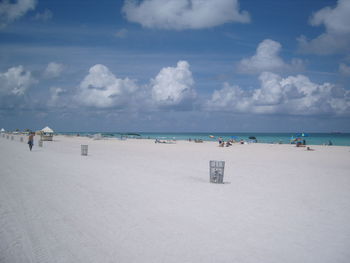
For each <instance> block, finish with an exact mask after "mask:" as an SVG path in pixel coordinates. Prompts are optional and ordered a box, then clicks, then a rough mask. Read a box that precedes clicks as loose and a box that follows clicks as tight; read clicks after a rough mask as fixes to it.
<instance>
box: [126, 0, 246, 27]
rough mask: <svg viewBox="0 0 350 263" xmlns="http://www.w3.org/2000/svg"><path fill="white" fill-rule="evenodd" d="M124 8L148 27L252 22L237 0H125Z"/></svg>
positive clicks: (137, 20) (206, 25)
mask: <svg viewBox="0 0 350 263" xmlns="http://www.w3.org/2000/svg"><path fill="white" fill-rule="evenodd" d="M122 11H123V13H124V14H125V16H126V18H127V19H128V20H129V21H131V22H136V23H140V24H141V25H142V26H143V27H147V28H160V29H175V30H183V29H201V28H210V27H215V26H219V25H222V24H225V23H230V22H239V23H248V22H250V16H249V14H248V13H247V12H246V11H240V10H239V2H238V0H142V1H135V0H126V1H125V3H124V6H123V9H122Z"/></svg>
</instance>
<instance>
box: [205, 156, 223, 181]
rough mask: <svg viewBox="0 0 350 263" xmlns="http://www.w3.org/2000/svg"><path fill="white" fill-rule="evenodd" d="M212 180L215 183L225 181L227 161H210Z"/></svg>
mask: <svg viewBox="0 0 350 263" xmlns="http://www.w3.org/2000/svg"><path fill="white" fill-rule="evenodd" d="M209 169H210V170H209V171H210V182H211V183H215V184H223V183H224V170H225V161H210V162H209Z"/></svg>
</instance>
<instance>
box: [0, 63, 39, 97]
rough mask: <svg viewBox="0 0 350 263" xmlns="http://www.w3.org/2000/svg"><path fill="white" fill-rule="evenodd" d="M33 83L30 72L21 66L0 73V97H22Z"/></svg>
mask: <svg viewBox="0 0 350 263" xmlns="http://www.w3.org/2000/svg"><path fill="white" fill-rule="evenodd" d="M35 82H36V81H35V79H34V78H33V77H32V74H31V72H30V71H27V70H25V69H24V68H23V66H17V67H12V68H9V69H8V70H7V71H6V72H4V73H1V72H0V83H1V84H0V95H15V96H20V95H23V94H24V93H25V91H26V90H27V89H28V88H29V86H30V85H32V84H33V83H35Z"/></svg>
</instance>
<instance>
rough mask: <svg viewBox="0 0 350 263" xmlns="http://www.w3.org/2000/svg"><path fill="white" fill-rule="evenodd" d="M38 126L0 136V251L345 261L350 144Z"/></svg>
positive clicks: (42, 256)
mask: <svg viewBox="0 0 350 263" xmlns="http://www.w3.org/2000/svg"><path fill="white" fill-rule="evenodd" d="M37 137H38V136H36V138H35V145H34V148H33V151H32V152H30V151H29V149H28V145H27V144H26V143H25V142H24V143H23V142H20V141H19V137H18V136H17V137H15V140H13V141H11V140H10V139H6V138H3V137H0V262H1V263H16V262H26V263H27V262H35V263H36V262H50V263H51V262H55V263H61V262H62V263H63V262H72V263H73V262H74V263H77V262H83V263H88V262H91V263H96V262H101V263H102V262H118V263H129V262H140V263H141V262H142V263H145V262H152V263H153V262H166V263H171V262H174V263H180V262H181V263H184V262H191V263H193V262H200V263H206V262H216V263H217V262H230V263H232V262H240V263H253V262H254V263H255V262H270V263H289V262H290V263H295V262H300V263H301V262H303V263H307V262H315V263H316V262H317V263H322V262H324V263H330V262H332V263H336V262H337V263H340V262H344V263H347V262H349V261H350V249H349V248H350V224H349V222H350V147H340V146H329V147H328V146H312V148H313V149H314V151H306V149H305V148H297V147H295V146H293V145H270V144H248V145H240V144H235V145H233V146H232V147H227V148H226V147H224V148H220V147H217V144H216V143H212V142H204V143H193V142H186V141H178V142H177V143H176V144H155V143H154V141H153V140H136V139H133V140H126V141H120V140H116V139H114V140H92V139H89V138H83V137H67V136H55V137H54V141H53V142H44V145H43V147H42V148H40V147H38V145H37V139H38V138H37ZM25 140H26V139H25ZM81 144H87V145H89V154H88V156H81V155H80V145H81ZM210 160H223V161H225V162H226V167H225V176H224V182H225V183H224V184H211V183H209V161H210Z"/></svg>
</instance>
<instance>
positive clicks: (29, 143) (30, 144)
mask: <svg viewBox="0 0 350 263" xmlns="http://www.w3.org/2000/svg"><path fill="white" fill-rule="evenodd" d="M33 144H34V132H31V133H30V134H29V136H28V145H29V150H32V148H33Z"/></svg>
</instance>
